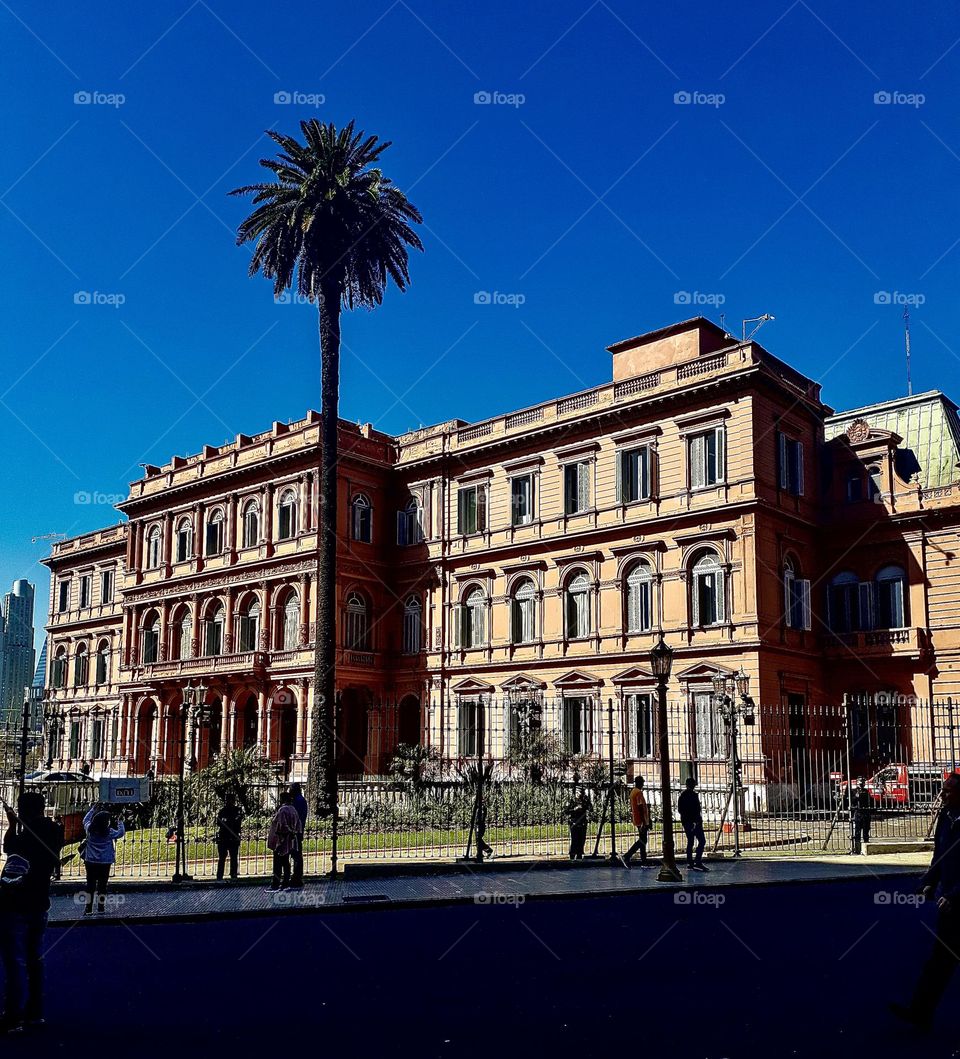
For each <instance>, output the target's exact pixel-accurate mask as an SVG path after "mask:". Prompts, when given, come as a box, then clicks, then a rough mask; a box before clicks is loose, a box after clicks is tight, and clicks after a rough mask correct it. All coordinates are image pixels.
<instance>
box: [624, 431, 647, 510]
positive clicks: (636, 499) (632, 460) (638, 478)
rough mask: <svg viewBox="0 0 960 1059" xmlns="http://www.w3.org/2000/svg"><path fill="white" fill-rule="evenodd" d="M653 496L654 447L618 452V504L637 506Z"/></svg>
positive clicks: (644, 446)
mask: <svg viewBox="0 0 960 1059" xmlns="http://www.w3.org/2000/svg"><path fill="white" fill-rule="evenodd" d="M652 495H653V445H652V444H650V443H649V442H648V443H645V444H643V445H630V446H625V447H624V448H622V449H618V450H617V503H618V504H624V505H626V504H637V503H640V502H641V501H644V500H649V499H650V497H651V496H652Z"/></svg>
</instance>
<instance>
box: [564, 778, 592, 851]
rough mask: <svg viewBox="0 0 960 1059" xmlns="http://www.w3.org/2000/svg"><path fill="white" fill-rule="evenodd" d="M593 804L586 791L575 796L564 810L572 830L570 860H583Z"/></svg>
mask: <svg viewBox="0 0 960 1059" xmlns="http://www.w3.org/2000/svg"><path fill="white" fill-rule="evenodd" d="M592 808H593V803H592V802H591V801H590V795H589V794H587V792H586V790H581V791H580V792H579V793H578V794H575V795H574V796H573V797H572V798H571V799H570V801H569V802H567V804H566V807H565V808H564V815H565V816H566V818H567V824H568V826H569V828H570V859H571V860H583V849H584V845H585V844H586V841H587V823H588V821H589V819H590V810H591V809H592Z"/></svg>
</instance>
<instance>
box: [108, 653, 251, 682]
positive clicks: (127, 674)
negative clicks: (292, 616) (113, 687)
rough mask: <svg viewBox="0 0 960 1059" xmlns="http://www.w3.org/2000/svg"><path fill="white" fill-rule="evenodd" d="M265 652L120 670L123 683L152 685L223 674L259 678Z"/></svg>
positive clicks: (214, 656) (177, 661)
mask: <svg viewBox="0 0 960 1059" xmlns="http://www.w3.org/2000/svg"><path fill="white" fill-rule="evenodd" d="M269 659H270V655H269V654H268V653H267V652H266V651H244V652H242V653H240V654H229V655H201V656H200V657H199V658H178V659H173V660H171V661H169V662H148V663H144V664H138V665H134V666H123V667H122V673H123V678H124V680H125V682H132V683H137V684H152V683H154V682H155V681H159V680H196V679H200V678H203V677H214V676H220V675H225V674H228V673H229V674H236V673H248V674H255V675H258V676H262V675H263V672H264V670H265V669H266V668H267V665H268V664H269Z"/></svg>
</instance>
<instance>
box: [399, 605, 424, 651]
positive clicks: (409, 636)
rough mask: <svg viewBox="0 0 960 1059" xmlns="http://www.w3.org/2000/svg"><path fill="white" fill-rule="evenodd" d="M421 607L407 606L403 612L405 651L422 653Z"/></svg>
mask: <svg viewBox="0 0 960 1059" xmlns="http://www.w3.org/2000/svg"><path fill="white" fill-rule="evenodd" d="M420 615H421V611H420V608H419V607H407V608H406V609H405V610H404V612H403V653H404V654H405V655H418V654H420V629H421V620H420Z"/></svg>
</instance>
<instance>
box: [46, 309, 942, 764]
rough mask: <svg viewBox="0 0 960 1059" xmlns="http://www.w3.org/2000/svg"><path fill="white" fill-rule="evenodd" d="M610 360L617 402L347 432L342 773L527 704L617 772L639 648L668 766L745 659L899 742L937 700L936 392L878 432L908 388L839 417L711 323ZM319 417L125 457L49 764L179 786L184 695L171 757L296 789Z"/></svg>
mask: <svg viewBox="0 0 960 1059" xmlns="http://www.w3.org/2000/svg"><path fill="white" fill-rule="evenodd" d="M609 351H610V353H611V356H612V360H613V378H612V381H611V382H610V383H607V384H605V385H602V386H598V387H596V388H593V389H590V390H586V391H583V392H580V393H577V394H573V395H570V396H567V397H563V398H560V399H558V400H554V401H549V402H545V403H543V404H539V405H536V406H533V407H530V408H525V409H521V410H519V411H515V412H511V413H509V414H506V415H500V416H497V417H494V418H492V419H489V420H485V421H483V422H479V423H465V422H463V421H461V420H453V421H449V422H446V423H442V424H439V425H437V426H434V427H429V428H425V429H421V430H418V431H415V432H411V433H408V434H405V435H401V436H399V437H390V436H387V435H385V434H382V433H379V432H377V431H375V430H373V429H372V428H371V427H370V426H364V427H362V428H361V427H356V426H353V425H351V424H347V423H343V424H342V425H341V432H340V445H341V451H342V458H341V462H340V481H339V489H340V493H339V496H340V511H341V520H340V525H339V526H338V527H337V537H338V548H339V564H340V566H339V577H338V588H337V591H338V613H339V620H338V643H339V649H338V657H337V685H338V688H339V696H340V708H339V718H340V720H339V725H340V729H339V740H338V742H339V746H340V748H341V749H340V755H341V761H340V767H341V772H342V773H343V774H344V775H361V774H379V773H382V772H383V771H384V770H385V769H386V766H387V764H388V762H389V758H390V756H391V754H392V752H393V748H394V746H395V745H396V743H397V742H403V743H424V744H430V745H432V746H435V747H437V748H438V749H439V750H440V752H441V754H442V755H443V756H444V757H446V758H454V757H458V756H463V755H465V754H473V753H475V752H476V751H477V748H478V745H479V746H481V747H482V748H483V749H485V750H486V751H487V752H488V753H490V754H491V755H493V756H495V757H498V756H503V755H505V754H506V753H507V752H508V751H509V742H510V739H511V737H512V736H511V733H512V732H513V731H514V722H513V720H512V711H514V710H516V709H519V708H520V707H522V705H523V704H525V703H529V702H532V701H536V702H537V703H538V715H539V716H540V717H541V723H542V724H544V725H546V726H549V727H550V728H552V729H553V730H554V731H556V732H557V733H558V735H559V737H560V738H562V740H563V742H564V745H565V746H566V747H567V748H568V750H569V751H570V752H571V753H578V754H579V753H583V754H591V753H597V752H598V751H600V750H601V749H602V747H601V741H602V740H603V741H605V740H606V737H607V734H606V733H607V730H606V729H605V728H604V725H605V724H609V721H608V720H605V718H612V719H613V727H614V734H615V739H616V741H617V750H618V753H619V755H620V756H623V757H625V758H627V759H628V760H629V761H631V762H633V763H634V766H636V763H638V762H642V761H643V759H645V758H648V757H650V756H651V755H652V754H653V751H654V746H655V740H654V738H653V719H652V718H653V709H652V707H653V690H654V681H653V679H652V677H651V674H650V672H649V667H648V658H649V652H650V649H651V647H652V646H653V644H654V643H655V642H656V639H657V637H658V636H659V633H660V631H661V630H662V631H663V634H664V636H665V637H666V639H667V641H668V642H669V643H670V645H671V646H672V647H673V648H674V651H675V662H674V667H673V674H672V677H671V685H670V695H671V699H672V700H673V701H674V702H676V703H680V704H681V705H682V708H683V714H684V717H685V718H686V719H685V722H684V725H683V728H682V730H681V731H678V732H677V733H675V734H674V736H675V738H676V740H677V744H678V745H677V748H676V752H677V756H678V758H680V759H681V760H686V761H690V762H694V761H700V762H706V761H712V760H720V759H722V757H723V755H724V753H725V751H724V745H723V738H722V730H721V725H720V720H719V717H718V714H717V710H716V706H715V703H714V700H713V696H712V679H713V677H714V675H715V674H718V673H720V674H728V675H732V674H733V673H735V672H737V671H739V670H740V669H741V667H742V668H743V670H744V671H745V672H746V673H747V674H749V676H750V678H751V693H752V695H753V696H754V698H756V699H757V701H759V702H771V703H773V702H775V703H782V704H784V705H785V706H788V707H789V709H790V711H792V714H793V715H795V716H796V717H797V718H798V719H799V720H800V723H801V724H802V723H804V722H803V719H804V717H805V716H807V712H808V707H810V706H812V705H813V704H822V703H835V702H839V701H841V700H842V699H843V697H844V696H845V695H868V696H872V697H873V699H876V700H877V701H880V700H882V701H887V699H884V698H883V697H884V696H888V697H889V701H890V702H891V703H894V705H893V707H892V708H893V709H894V710H895V711H901V712H902V713H903V717H902V718H901V719H902V720H903V721H905V722H907V723H914V722H915V721H916V718H915V717H914V712H915V711H914V706H913V705H911V702H912V700H911V699H910V698H909V697H910V696H913V697H919V698H927V699H929V698H932V697H934V696H937V695H941V694H951V693H954V694H955V693H957V692H960V637H958V635H957V630H958V629H960V622H958V621H956V620H954V619H955V615H954V610H953V609H952V608H954V607H955V604H954V603H953V600H955V599H956V598H957V593H956V588H957V585H956V581H955V576H954V571H955V568H956V566H957V564H958V563H960V559H958V558H957V556H958V555H960V540H958V526H960V517H958V516H960V503H958V501H960V481H958V479H960V471H958V464H960V430H958V428H957V415H956V408H955V406H954V405H953V404H952V403H951V402H949V401H948V400H947V399H946V398H944V397H943V396H942V395H941V394H938V393H934V394H927V395H922V396H921V397H920V398H915V399H910V400H911V401H912V402H913V403H912V404H910V406H909V409H908V412H909V414H906V417H905V419H904V423H905V424H906V426H903V427H902V432H901V433H898V432H897V430H896V429H893V428H891V427H890V425H889V422H888V419H889V415H888V413H890V414H893V413H892V412H891V409H900V408H902V407H906V406H907V404H908V402H907V400H906V399H905V401H902V402H890V403H889V408H888V406H886V405H884V406H876V409H874V410H871V409H863V410H857V411H855V412H853V413H845V414H844V415H842V416H835V415H833V412H832V409H830V408H829V407H827V406H826V405H825V404H823V402H822V401H821V396H820V387H819V385H818V384H816V383H814V382H812V381H811V380H810V379H808V378H806V377H805V376H803V375H802V374H801V373H799V372H798V371H796V370H794V369H793V368H791V367H789V366H788V365H786V364H785V363H783V362H782V361H780V360H779V359H777V358H776V357H774V356H773V355H771V354H770V353H769V352H767V351H766V350H765V349H764V348H763V347H761V346H760V345H759V344H757V343H756V342H752V341H746V342H739V341H736V340H735V339H733V338H732V337H731V336H730V335H729V334H727V333H726V332H724V331H723V330H722V329H721V328H719V327H717V326H716V325H714V324H712V323H710V322H709V321H707V320H704V319H703V318H696V319H694V320H689V321H685V322H683V323H679V324H676V325H673V326H671V327H667V328H663V329H661V330H660V331H655V332H652V333H649V334H646V335H641V336H639V337H637V338H633V339H628V340H626V341H623V342H619V343H617V344H615V345H613V346H610V347H609ZM917 409H922V410H923V411H917V413H916V415H914V418H913V419H912V420H911V419H910V415H913V411H910V410H914V411H915V410H917ZM885 417H886V418H885ZM908 420H909V422H908ZM911 423H912V424H914V425H915V428H916V429H914V426H911V425H910V424H911ZM318 427H319V423H318V417H317V415H316V414H315V413H310V414H309V415H308V416H307V417H306V418H305V419H303V420H300V421H298V422H293V423H289V424H284V423H279V422H278V423H274V424H273V427H272V428H271V429H270V430H269V431H266V432H264V433H262V434H257V435H252V436H247V435H239V436H238V437H237V438H236V439H235V441H234V442H232V443H230V444H227V445H224V446H220V447H211V446H206V447H205V448H204V449H203V451H202V452H200V453H199V454H197V455H195V456H190V457H186V458H181V457H175V458H174V459H173V460H172V461H171V462H170V463H168V464H166V465H165V466H163V467H153V466H148V467H146V468H145V472H144V476H143V477H142V478H141V479H140V480H138V481H136V482H134V483H133V484H132V485H131V488H130V494H129V496H128V498H127V499H126V500H125V501H124V502H123V503H122V504H120V505H118V506H119V508H120V510H121V512H122V513H123V515H124V516H125V521H124V522H121V523H120V524H119V525H117V526H114V527H111V528H109V529H105V530H101V531H98V532H96V533H91V534H86V535H83V536H81V537H78V538H74V539H72V540H69V541H64V542H62V543H60V544H57V545H55V546H54V549H53V553H52V555H51V556H50V557H49V559H48V560H47V565H48V566H49V568H50V570H51V601H50V620H49V625H48V632H49V644H50V654H49V673H48V708H49V710H50V712H51V714H52V715H54V716H56V717H57V718H58V721H57V722H56V723H57V725H59V729H58V730H57V731H56V734H55V739H54V743H53V744H52V746H51V749H52V751H53V753H52V757H53V759H55V760H56V761H57V762H59V763H60V764H62V765H63V766H71V765H75V764H76V763H77V762H78V761H80V760H92V761H93V763H94V764H93V769H94V774H97V773H98V772H100V771H112V772H120V773H123V772H131V773H133V772H135V773H142V772H145V771H146V770H147V769H148V768H153V769H154V770H155V772H156V773H158V774H162V773H171V772H174V771H176V769H177V768H178V765H179V755H180V746H181V730H180V712H181V711H180V705H181V703H182V702H183V696H184V692H185V689H187V688H189V687H201V688H202V694H203V696H204V699H205V701H206V703H207V704H208V705H209V706H210V708H211V709H210V712H211V717H212V720H211V723H210V726H209V727H208V728H204V729H198V730H197V731H196V732H195V733H193V734H192V735H191V736H190V737H189V739H188V740H187V743H188V745H187V746H186V753H187V754H188V755H189V760H190V761H191V762H192V763H193V764H194V765H199V766H202V765H203V764H204V763H206V762H207V761H209V760H210V758H211V757H212V756H213V755H215V754H217V753H220V752H222V751H224V750H226V749H229V748H232V747H238V746H257V747H260V748H261V749H262V750H263V752H264V753H266V754H267V755H268V756H269V757H270V758H271V759H272V760H274V761H275V762H277V763H278V766H279V767H281V768H282V769H283V770H284V772H285V773H286V774H288V775H290V776H293V777H299V776H302V775H303V773H304V771H305V763H306V758H307V754H308V752H309V723H308V718H309V713H310V709H311V707H312V703H313V689H312V641H313V636H314V625H313V623H314V621H315V608H314V593H313V575H314V570H315V564H316V547H317V534H318V526H319V518H318V511H317V496H318V473H319V472H318V463H319V461H318V444H319V431H318ZM931 431H933V432H934V433H935V434H936V442H935V444H934V442H933V441H931V436H932V435H931ZM934 449H935V451H934ZM934 463H935V464H936V469H935V470H932V469H931V468H932V467H933V464H934ZM855 480H859V483H860V484H859V486H857V485H856V484H855ZM51 703H52V707H50V705H49V704H51ZM864 723H865V724H866V725H867V729H868V734H867V740H868V743H869V740H870V738H871V736H870V734H869V733H870V731H872V729H871V725H874V726H875V725H876V723H877V722H876V718H875V717H874V716H873V715H872V714H871V715H870V716H868V717H867V718H866V719H865V722H864ZM780 735H782V733H780V734H779V735H778V733H770V738H771V739H776V738H779V737H780ZM803 738H804V739H805V740H807V739H815V738H816V732H815V731H814V730H813V729H812V728H811V730H810V731H809V732H804V733H803ZM604 745H605V744H604Z"/></svg>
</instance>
